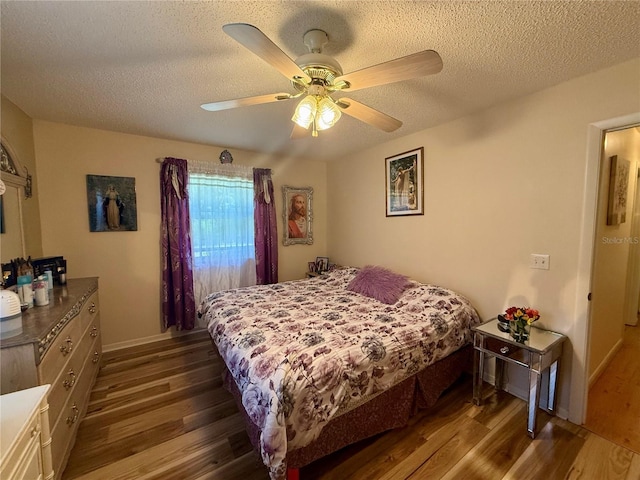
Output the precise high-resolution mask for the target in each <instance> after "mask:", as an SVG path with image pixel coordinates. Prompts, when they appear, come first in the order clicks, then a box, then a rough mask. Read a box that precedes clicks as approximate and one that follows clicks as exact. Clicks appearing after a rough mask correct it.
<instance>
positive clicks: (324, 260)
mask: <svg viewBox="0 0 640 480" xmlns="http://www.w3.org/2000/svg"><path fill="white" fill-rule="evenodd" d="M327 270H329V257H316V272H318V273H322V272H326V271H327Z"/></svg>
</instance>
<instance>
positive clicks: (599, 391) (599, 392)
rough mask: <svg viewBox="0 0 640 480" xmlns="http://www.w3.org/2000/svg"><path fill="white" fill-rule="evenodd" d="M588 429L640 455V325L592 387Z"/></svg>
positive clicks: (627, 332)
mask: <svg viewBox="0 0 640 480" xmlns="http://www.w3.org/2000/svg"><path fill="white" fill-rule="evenodd" d="M585 428H587V429H589V430H590V431H592V432H594V433H597V434H598V435H600V436H601V437H604V438H606V439H608V440H611V441H612V442H615V443H617V444H618V445H622V446H624V447H627V448H629V449H630V450H633V451H634V452H635V453H638V454H640V326H636V327H630V326H626V327H625V332H624V337H623V341H622V347H621V348H620V350H618V352H617V353H616V355H615V356H614V357H613V359H612V360H611V362H610V363H609V365H607V367H606V368H605V370H604V372H602V375H600V377H599V378H598V379H597V380H596V381H595V383H594V384H593V385H592V386H591V388H590V389H589V399H588V402H587V420H586V423H585Z"/></svg>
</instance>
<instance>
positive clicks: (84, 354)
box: [49, 319, 100, 425]
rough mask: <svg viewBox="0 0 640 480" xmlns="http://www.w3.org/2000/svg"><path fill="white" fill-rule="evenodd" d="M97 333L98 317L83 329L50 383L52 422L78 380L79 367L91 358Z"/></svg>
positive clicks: (98, 326) (54, 421)
mask: <svg viewBox="0 0 640 480" xmlns="http://www.w3.org/2000/svg"><path fill="white" fill-rule="evenodd" d="M99 334H100V323H99V320H98V319H95V320H94V322H93V323H92V324H91V325H89V328H87V329H86V330H85V332H84V337H82V340H81V341H80V343H79V345H77V348H74V350H73V352H72V353H71V356H70V358H69V360H68V362H67V363H66V365H65V367H64V369H63V370H62V371H61V372H60V374H59V375H58V377H57V378H56V380H55V382H54V383H52V390H51V393H50V394H49V418H51V423H52V424H54V425H55V424H56V422H57V420H58V416H59V415H60V411H61V410H62V408H63V406H64V405H65V403H66V402H67V401H68V400H69V397H70V396H71V394H72V392H73V389H74V387H75V384H76V383H78V382H79V380H80V369H81V368H82V367H83V366H84V365H85V364H86V361H87V358H89V357H91V358H92V359H93V357H94V352H95V350H96V349H97V348H98V347H96V341H95V340H96V338H97V337H98V336H99ZM85 368H86V367H85ZM83 375H84V373H83Z"/></svg>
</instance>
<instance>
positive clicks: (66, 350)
mask: <svg viewBox="0 0 640 480" xmlns="http://www.w3.org/2000/svg"><path fill="white" fill-rule="evenodd" d="M82 333H83V329H82V328H81V325H80V318H79V316H75V317H74V318H72V319H71V321H70V322H69V323H68V324H67V325H66V326H65V327H64V328H63V329H62V331H61V332H60V334H59V335H58V336H57V337H56V339H55V340H54V342H53V345H51V348H49V350H48V351H47V353H45V355H44V358H43V359H42V361H41V362H40V365H38V378H39V379H40V383H41V384H46V383H51V384H53V383H54V382H55V379H56V377H57V376H58V375H59V374H60V372H61V371H62V370H63V369H64V366H65V364H66V363H67V362H68V361H69V358H71V354H72V353H73V350H74V348H77V346H78V344H79V343H80V340H81V338H82Z"/></svg>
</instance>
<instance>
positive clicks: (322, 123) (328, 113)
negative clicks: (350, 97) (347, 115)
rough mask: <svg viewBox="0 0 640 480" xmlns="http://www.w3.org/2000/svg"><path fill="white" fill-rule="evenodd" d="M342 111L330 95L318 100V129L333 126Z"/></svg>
mask: <svg viewBox="0 0 640 480" xmlns="http://www.w3.org/2000/svg"><path fill="white" fill-rule="evenodd" d="M341 116H342V112H341V111H340V109H339V108H338V106H337V105H336V104H335V103H334V102H333V100H332V99H331V98H330V97H324V98H323V99H322V100H320V102H318V112H317V113H316V129H318V130H326V129H327V128H331V127H333V126H334V125H335V124H336V123H337V122H338V120H340V117H341Z"/></svg>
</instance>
